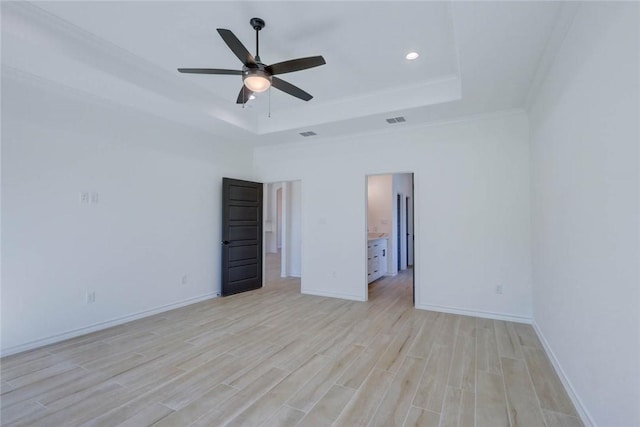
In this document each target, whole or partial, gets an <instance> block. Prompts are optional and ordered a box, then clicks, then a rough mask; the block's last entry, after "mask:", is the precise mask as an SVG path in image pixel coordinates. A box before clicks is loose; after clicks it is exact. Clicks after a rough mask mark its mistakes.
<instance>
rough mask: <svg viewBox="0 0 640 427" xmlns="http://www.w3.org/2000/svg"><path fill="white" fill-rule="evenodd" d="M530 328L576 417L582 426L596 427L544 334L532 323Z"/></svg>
mask: <svg viewBox="0 0 640 427" xmlns="http://www.w3.org/2000/svg"><path fill="white" fill-rule="evenodd" d="M532 326H533V330H534V331H536V334H537V335H538V338H539V339H540V342H541V343H542V347H544V351H545V352H546V353H547V356H549V360H550V361H551V364H552V365H553V368H554V369H555V371H556V374H558V377H560V381H561V382H562V385H563V386H564V389H565V390H566V391H567V394H568V395H569V398H570V399H571V402H573V406H574V407H575V408H576V410H577V411H578V415H579V416H580V419H581V420H582V422H583V424H584V425H585V426H586V427H595V426H596V425H597V424H596V422H595V421H594V420H593V417H591V414H590V413H589V411H588V410H587V407H586V406H585V405H584V404H583V403H582V400H581V399H580V397H579V396H578V393H576V390H575V389H574V388H573V385H572V384H571V381H569V377H568V376H567V374H566V373H565V372H564V370H563V369H562V366H561V365H560V362H559V361H558V358H557V357H556V355H555V354H554V353H553V350H551V346H550V345H549V342H548V341H547V339H546V338H545V337H544V334H543V333H542V331H541V330H540V328H539V327H538V324H537V323H536V322H535V321H534V322H533V323H532Z"/></svg>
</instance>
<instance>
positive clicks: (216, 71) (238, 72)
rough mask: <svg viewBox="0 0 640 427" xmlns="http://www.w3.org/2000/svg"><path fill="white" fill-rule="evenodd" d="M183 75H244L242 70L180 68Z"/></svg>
mask: <svg viewBox="0 0 640 427" xmlns="http://www.w3.org/2000/svg"><path fill="white" fill-rule="evenodd" d="M178 71H180V72H181V73H190V74H229V75H234V76H240V75H242V71H241V70H223V69H221V68H178Z"/></svg>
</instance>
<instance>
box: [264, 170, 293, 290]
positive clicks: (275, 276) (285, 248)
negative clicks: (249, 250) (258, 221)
mask: <svg viewBox="0 0 640 427" xmlns="http://www.w3.org/2000/svg"><path fill="white" fill-rule="evenodd" d="M301 195H302V183H301V181H283V182H273V183H268V184H265V191H264V203H263V205H264V214H263V217H264V242H265V244H264V253H263V259H264V263H263V264H264V278H265V280H264V283H265V285H268V284H276V283H283V282H292V283H293V282H295V281H296V280H290V279H297V283H298V284H299V282H300V280H299V279H300V277H301V275H302V274H301V263H302V247H301V246H302V245H301V236H302V233H301V210H302V203H301V202H302V199H301Z"/></svg>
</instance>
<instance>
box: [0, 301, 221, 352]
mask: <svg viewBox="0 0 640 427" xmlns="http://www.w3.org/2000/svg"><path fill="white" fill-rule="evenodd" d="M217 296H218V293H217V292H215V293H209V294H205V295H200V296H197V297H193V298H188V299H186V300H182V301H179V302H175V303H171V304H166V305H163V306H160V307H155V308H152V309H149V310H144V311H140V312H138V313H133V314H129V315H127V316H122V317H118V318H115V319H111V320H106V321H104V322H98V323H94V324H92V325H89V326H85V327H82V328H78V329H73V330H70V331H67V332H63V333H60V334H56V335H51V336H48V337H45V338H40V339H37V340H34V341H29V342H27V343H25V344H20V345H16V346H13V347H9V348H6V349H2V351H0V357H4V356H10V355H12V354H16V353H21V352H23V351H27V350H33V349H36V348H39V347H44V346H45V345H49V344H55V343H57V342H60V341H64V340H68V339H70V338H75V337H79V336H81V335H86V334H90V333H92V332H96V331H100V330H102V329H107V328H111V327H113V326H118V325H121V324H123V323H127V322H131V321H132V320H136V319H141V318H143V317H149V316H153V315H154V314H158V313H162V312H165V311H169V310H173V309H176V308H180V307H184V306H186V305H190V304H195V303H197V302H201V301H205V300H208V299H212V298H216V297H217Z"/></svg>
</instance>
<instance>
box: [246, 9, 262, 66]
mask: <svg viewBox="0 0 640 427" xmlns="http://www.w3.org/2000/svg"><path fill="white" fill-rule="evenodd" d="M249 23H250V24H251V26H252V27H253V29H254V30H256V62H260V39H259V32H260V30H261V29H263V28H264V26H265V23H264V20H262V19H261V18H251V20H250V21H249Z"/></svg>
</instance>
